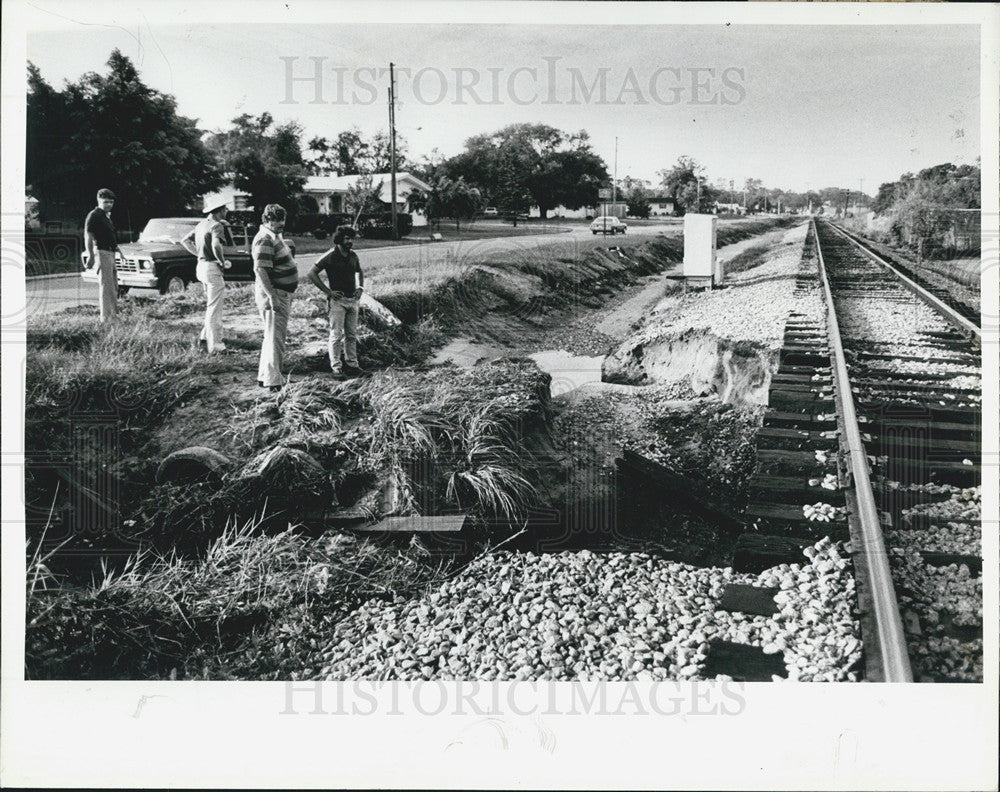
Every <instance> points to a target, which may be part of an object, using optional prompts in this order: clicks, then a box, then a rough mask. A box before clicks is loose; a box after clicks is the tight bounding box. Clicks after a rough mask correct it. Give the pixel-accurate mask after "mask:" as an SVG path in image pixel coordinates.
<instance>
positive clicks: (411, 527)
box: [354, 514, 467, 533]
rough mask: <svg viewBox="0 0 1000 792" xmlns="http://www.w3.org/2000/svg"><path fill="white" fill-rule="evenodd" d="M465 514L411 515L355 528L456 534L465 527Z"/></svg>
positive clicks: (388, 518) (358, 529)
mask: <svg viewBox="0 0 1000 792" xmlns="http://www.w3.org/2000/svg"><path fill="white" fill-rule="evenodd" d="M466 517H467V515H465V514H440V515H433V516H430V517H425V516H423V515H420V514H410V515H405V516H401V517H385V518H383V519H381V520H379V522H377V523H367V524H365V525H360V526H357V527H355V528H354V530H356V531H364V532H366V533H455V532H457V531H461V530H462V528H463V527H464V526H465V520H466Z"/></svg>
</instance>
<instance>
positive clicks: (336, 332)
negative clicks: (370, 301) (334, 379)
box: [327, 297, 358, 374]
mask: <svg viewBox="0 0 1000 792" xmlns="http://www.w3.org/2000/svg"><path fill="white" fill-rule="evenodd" d="M327 306H328V307H329V309H330V316H329V319H330V341H329V343H328V344H327V351H328V352H329V354H330V369H331V370H332V371H333V372H334V373H335V374H340V373H341V372H342V371H343V367H342V366H341V365H340V353H341V352H342V351H343V353H344V362H346V363H347V365H348V366H357V365H358V301H357V300H356V299H354V298H353V297H329V298H327Z"/></svg>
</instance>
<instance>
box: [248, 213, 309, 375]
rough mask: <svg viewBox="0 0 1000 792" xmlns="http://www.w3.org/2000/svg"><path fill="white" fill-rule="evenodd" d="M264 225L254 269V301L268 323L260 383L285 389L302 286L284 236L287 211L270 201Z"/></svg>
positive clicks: (255, 247)
mask: <svg viewBox="0 0 1000 792" xmlns="http://www.w3.org/2000/svg"><path fill="white" fill-rule="evenodd" d="M261 221H262V225H261V227H260V230H259V231H258V232H257V235H256V236H255V237H254V239H253V248H252V249H251V255H252V256H253V271H254V275H255V276H256V282H255V284H254V300H255V302H256V303H257V310H258V311H259V312H260V318H261V320H262V321H263V323H264V341H263V343H262V344H261V348H260V366H259V367H258V369H257V384H258V385H260V386H261V387H262V388H268V389H270V390H272V391H278V390H281V386H282V384H283V383H284V379H283V378H282V376H281V363H282V358H284V355H285V334H286V333H287V331H288V316H289V314H290V313H291V310H292V294H293V293H294V291H295V289H296V287H297V286H298V285H299V270H298V268H297V267H296V266H295V261H294V260H293V258H292V252H291V251H290V250H289V249H288V245H286V244H285V240H284V239H282V238H281V232H282V231H284V230H285V210H284V208H283V207H281V206H280V205H279V204H268V205H267V206H265V207H264V214H263V216H262V217H261Z"/></svg>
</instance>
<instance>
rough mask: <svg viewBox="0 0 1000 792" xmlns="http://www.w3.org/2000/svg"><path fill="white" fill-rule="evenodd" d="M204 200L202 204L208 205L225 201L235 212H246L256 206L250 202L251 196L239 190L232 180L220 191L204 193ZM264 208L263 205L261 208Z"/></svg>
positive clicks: (228, 207) (227, 206)
mask: <svg viewBox="0 0 1000 792" xmlns="http://www.w3.org/2000/svg"><path fill="white" fill-rule="evenodd" d="M202 201H204V203H203V204H202V206H208V205H209V203H213V204H215V205H216V206H218V205H219V204H220V203H224V204H225V205H226V208H227V209H229V210H230V211H233V212H237V211H239V212H244V211H248V210H252V209H253V208H254V206H253V204H251V203H250V196H249V195H247V194H246V193H243V192H240V191H239V190H237V189H236V188H235V187H234V186H233V183H232V182H229V183H228V184H225V185H223V187H222V188H221V189H220V190H219V191H218V192H214V193H207V194H205V195H203V196H202ZM263 208H264V207H261V209H263Z"/></svg>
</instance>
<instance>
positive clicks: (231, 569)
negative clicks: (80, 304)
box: [25, 222, 775, 679]
mask: <svg viewBox="0 0 1000 792" xmlns="http://www.w3.org/2000/svg"><path fill="white" fill-rule="evenodd" d="M774 226H775V223H774V222H756V223H748V222H742V223H738V224H732V225H726V226H723V227H722V228H721V229H720V231H719V244H720V245H723V244H727V243H729V242H735V241H738V240H739V239H744V238H747V237H749V236H752V235H754V234H756V233H761V232H763V231H765V230H768V229H769V228H773V227H774ZM615 241H616V243H617V245H609V244H608V243H609V242H610V240H604V239H603V238H601V239H595V240H590V239H584V240H582V241H580V242H576V241H573V242H572V243H571V242H570V241H569V240H567V243H566V244H565V245H556V246H554V247H545V248H538V247H535V246H527V247H525V248H524V249H519V250H515V251H508V252H505V253H503V254H496V255H485V254H483V255H481V256H480V255H477V254H476V253H475V252H474V251H475V248H474V247H470V252H469V255H468V257H467V258H466V259H464V260H457V261H454V262H450V263H448V264H446V265H441V266H440V267H439V268H437V269H436V270H435V271H433V272H431V273H428V272H426V271H423V272H416V271H410V270H407V269H405V268H403V269H399V268H395V269H393V270H392V271H386V272H373V273H371V275H370V283H371V291H372V292H373V293H374V294H376V296H378V297H379V298H380V299H381V298H383V297H384V298H385V299H384V302H385V303H386V304H387V305H388V306H389V307H390V308H391V309H392V310H394V311H395V312H396V313H397V315H399V316H400V317H401V318H403V320H404V324H403V325H402V326H400V327H396V328H388V327H385V326H383V325H382V324H381V323H380V322H379V320H378V319H377V317H375V316H374V315H372V314H369V313H368V312H367V311H362V317H361V319H362V321H361V327H360V333H359V336H360V339H359V346H360V349H359V353H360V359H361V363H362V366H363V367H364V368H366V369H367V370H368V371H369V372H371V373H370V375H369V376H366V377H362V378H359V379H355V380H349V381H347V382H341V383H338V382H334V381H333V380H331V379H330V377H329V374H328V373H327V372H328V362H327V361H326V355H325V336H326V323H325V319H324V313H325V310H324V308H325V306H324V301H323V300H322V298H321V295H320V294H319V292H318V291H317V290H316V289H315V287H313V286H312V285H311V284H303V285H302V286H301V287H300V289H299V291H298V292H297V294H296V298H295V302H294V305H293V309H292V316H291V320H290V322H289V343H288V357H287V366H288V368H289V371H290V383H289V384H288V385H286V386H285V388H284V389H283V390H282V391H280V392H279V393H276V394H272V393H269V392H266V391H262V390H261V389H259V388H257V387H256V385H255V383H254V378H255V372H256V365H257V357H258V351H259V344H260V329H259V319H258V318H257V317H256V314H255V310H254V308H253V302H252V291H251V289H250V288H249V287H237V288H232V289H230V290H229V291H228V292H227V320H226V324H227V331H228V338H227V344H228V345H229V347H230V348H231V350H233V352H232V353H231V354H227V355H224V356H212V357H209V356H207V355H205V353H204V352H203V351H202V350H201V349H199V347H198V345H197V341H196V339H197V331H198V327H199V325H200V322H201V319H202V312H203V310H204V303H203V298H202V297H201V296H200V295H199V294H198V293H197V292H196V290H191V292H189V293H185V294H181V295H171V296H168V297H164V298H162V299H159V300H155V301H133V300H125V301H123V303H122V321H120V322H119V323H117V324H114V325H112V326H110V327H102V326H101V325H99V324H97V322H96V316H95V313H94V310H93V308H80V309H76V310H73V311H66V312H64V313H62V314H56V315H48V316H33V317H30V318H29V323H28V329H27V347H28V361H27V371H26V407H25V444H26V448H27V449H29V452H28V454H27V455H26V456H27V462H26V475H25V496H26V503H27V539H28V546H27V548H26V561H27V571H28V575H27V582H26V585H27V619H28V621H27V630H26V645H25V650H26V675H27V676H28V678H31V679H42V678H47V679H68V678H73V679H146V678H149V679H163V678H183V679H193V678H197V679H290V678H293V677H294V675H296V674H300V673H304V669H308V667H309V663H310V658H311V657H313V656H314V655H315V653H316V650H317V647H318V646H319V645H321V643H322V640H323V636H324V635H328V634H329V632H330V627H331V625H332V624H334V623H335V622H336V621H337V620H338V619H339V618H341V617H342V616H343V615H344V614H345V613H347V612H349V611H350V610H351V609H352V608H354V607H355V606H356V605H357V604H358V603H359V602H361V601H363V600H366V599H370V598H373V597H387V598H405V597H409V596H412V595H414V594H415V593H418V592H420V591H423V590H425V588H426V587H427V586H430V585H433V584H434V583H435V582H439V581H440V580H441V579H443V577H444V576H445V575H448V574H452V573H454V572H455V571H456V570H457V569H458V568H460V567H462V566H463V565H464V564H466V563H467V562H468V561H469V559H470V558H472V557H474V556H475V555H477V554H480V553H483V552H489V548H490V547H492V546H494V545H495V544H496V543H498V542H501V541H503V540H504V539H506V538H507V537H509V536H510V535H511V534H513V533H514V532H515V531H516V530H517V529H518V527H519V526H520V525H521V524H522V521H523V519H524V516H525V513H526V510H527V509H528V507H529V506H530V505H535V506H539V505H540V506H543V507H544V506H552V504H548V503H547V502H546V500H545V499H546V497H547V493H548V491H549V488H548V487H547V486H545V484H544V483H543V482H544V481H545V479H544V477H543V474H542V471H543V470H546V469H548V468H547V467H546V466H547V465H550V464H551V463H552V460H551V459H548V458H547V457H545V456H544V454H541V455H537V454H526V453H525V450H526V449H531V448H535V445H534V444H535V441H534V440H531V439H530V438H533V437H536V436H543V435H544V434H545V432H547V431H548V430H549V429H550V428H551V419H552V413H551V408H550V404H549V392H548V383H549V377H548V375H546V374H544V373H542V372H541V371H539V369H538V368H537V367H536V366H535V364H534V363H533V362H531V361H530V360H510V359H507V360H500V361H497V362H495V363H491V364H485V365H480V366H476V367H475V368H473V369H469V370H461V369H457V368H454V367H452V366H445V367H433V368H431V367H428V366H427V365H426V360H427V359H428V358H429V357H430V355H431V353H432V351H433V350H434V349H435V348H437V347H438V346H440V344H441V343H443V340H444V339H445V338H447V337H448V335H449V334H451V333H455V332H459V331H461V329H462V328H463V327H468V328H476V329H481V328H482V327H483V326H484V324H486V323H487V321H489V322H492V325H493V326H494V327H496V328H497V329H498V332H506V333H511V334H522V333H524V332H525V331H526V330H527V329H528V328H531V327H535V326H537V325H539V324H541V323H545V322H548V323H550V324H554V323H558V322H559V321H560V317H561V316H563V315H564V314H563V313H561V312H562V311H564V310H571V309H573V308H574V307H579V305H580V304H590V303H589V302H588V301H591V300H597V301H598V303H597V304H599V301H600V298H601V295H602V294H603V293H606V291H607V290H608V289H609V288H615V287H617V286H620V285H626V284H628V283H634V282H635V280H636V278H637V277H638V276H640V275H642V274H645V273H651V272H657V271H661V270H662V269H663V268H665V267H666V266H668V265H669V264H671V263H672V262H676V261H679V260H680V258H681V256H682V255H683V245H682V240H681V239H680V238H679V237H678V236H657V237H652V238H645V239H642V240H640V239H628V240H622V239H617V240H615ZM189 446H207V447H210V448H212V449H214V450H215V451H217V452H219V453H221V454H223V455H224V456H225V457H226V459H227V464H226V465H225V466H224V467H223V468H222V470H221V472H218V473H217V474H213V475H205V476H202V477H200V478H197V479H196V480H191V481H178V480H174V481H171V480H165V481H160V482H158V481H157V479H156V471H157V466H158V464H159V462H160V460H162V459H163V458H164V457H165V456H166V455H167V454H169V453H170V452H172V451H175V450H178V449H180V448H184V447H189ZM549 475H551V474H549ZM556 505H558V504H556ZM339 509H345V510H353V512H354V513H360V514H366V515H369V516H370V517H371V518H373V519H374V518H378V517H379V516H381V515H386V514H412V513H419V514H440V513H449V512H454V511H456V510H459V511H462V512H464V513H466V514H468V515H469V520H470V530H469V532H468V534H467V535H466V537H465V539H464V540H463V541H464V544H462V545H461V546H460V547H450V548H445V550H440V549H435V548H434V547H430V546H427V545H425V544H424V543H422V542H421V541H419V540H414V541H410V538H409V536H405V537H403V540H402V542H399V541H394V540H391V539H384V540H380V541H367V540H359V539H356V538H354V537H353V536H351V535H349V534H345V533H343V532H338V531H336V530H329V529H324V527H323V525H324V524H323V523H322V522H317V518H316V516H315V515H316V514H318V513H319V514H325V513H329V512H334V513H336V512H337V510H339ZM99 559H103V560H99Z"/></svg>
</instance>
